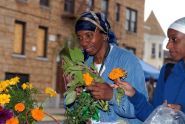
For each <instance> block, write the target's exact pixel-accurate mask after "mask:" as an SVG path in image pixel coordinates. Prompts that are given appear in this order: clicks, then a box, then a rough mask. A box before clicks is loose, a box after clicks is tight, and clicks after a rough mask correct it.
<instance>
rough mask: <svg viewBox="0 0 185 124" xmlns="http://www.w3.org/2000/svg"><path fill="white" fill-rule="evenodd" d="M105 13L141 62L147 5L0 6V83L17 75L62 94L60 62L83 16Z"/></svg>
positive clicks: (106, 0)
mask: <svg viewBox="0 0 185 124" xmlns="http://www.w3.org/2000/svg"><path fill="white" fill-rule="evenodd" d="M88 10H94V11H101V12H103V13H105V15H106V16H107V17H108V20H109V21H110V24H111V26H112V30H113V31H114V32H115V33H116V37H117V39H118V42H119V45H120V46H123V47H126V48H127V49H129V50H131V51H132V52H134V53H135V54H136V55H137V56H139V57H140V58H142V56H143V44H144V42H143V39H144V29H143V25H144V0H139V1H138V0H124V1H123V0H6V1H5V0H1V1H0V80H4V79H8V78H10V77H13V76H15V75H18V76H20V77H21V82H27V81H29V82H32V83H33V84H34V85H35V86H36V87H39V88H44V87H46V86H51V87H53V88H56V89H57V90H58V92H63V91H64V84H63V79H62V76H61V73H62V72H61V70H60V68H61V65H60V61H57V60H59V59H58V56H59V53H60V51H61V49H62V48H63V47H64V43H65V41H67V43H68V44H75V43H74V42H72V38H73V35H72V34H74V32H73V28H74V24H75V20H76V18H77V17H78V15H79V14H80V13H82V12H83V11H88Z"/></svg>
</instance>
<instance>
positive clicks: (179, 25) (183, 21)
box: [168, 17, 185, 34]
mask: <svg viewBox="0 0 185 124" xmlns="http://www.w3.org/2000/svg"><path fill="white" fill-rule="evenodd" d="M169 28H171V29H174V30H176V31H179V32H181V33H183V34H185V17H183V18H180V19H178V20H176V21H175V22H173V23H172V24H171V25H170V26H169ZM169 28H168V29H169Z"/></svg>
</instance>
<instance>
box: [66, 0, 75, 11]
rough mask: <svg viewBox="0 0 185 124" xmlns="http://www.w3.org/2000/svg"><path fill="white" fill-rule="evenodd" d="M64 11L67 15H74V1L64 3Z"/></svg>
mask: <svg viewBox="0 0 185 124" xmlns="http://www.w3.org/2000/svg"><path fill="white" fill-rule="evenodd" d="M64 11H65V12H68V13H72V14H73V13H74V0H65V1H64Z"/></svg>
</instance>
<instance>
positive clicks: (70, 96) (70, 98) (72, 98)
mask: <svg viewBox="0 0 185 124" xmlns="http://www.w3.org/2000/svg"><path fill="white" fill-rule="evenodd" d="M75 99H76V92H75V91H71V92H69V93H68V94H67V95H66V99H65V103H66V105H69V104H71V103H73V102H74V101H75Z"/></svg>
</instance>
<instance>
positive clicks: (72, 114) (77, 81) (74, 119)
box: [62, 48, 109, 124]
mask: <svg viewBox="0 0 185 124" xmlns="http://www.w3.org/2000/svg"><path fill="white" fill-rule="evenodd" d="M62 58H63V61H64V64H63V70H64V75H65V77H67V78H68V84H67V86H68V89H67V91H66V92H65V93H64V96H65V98H66V99H65V104H66V105H67V110H66V117H67V123H68V124H83V123H85V122H86V121H88V120H89V119H91V118H92V119H95V120H99V115H98V108H99V109H102V110H104V111H108V109H109V106H108V102H107V101H103V100H99V101H96V100H94V99H93V97H92V96H91V94H90V93H89V92H87V91H83V92H82V93H81V94H80V95H79V96H77V95H76V92H75V89H76V88H77V87H83V88H84V87H85V82H84V80H83V74H84V73H89V74H90V75H91V77H92V78H93V79H94V81H95V82H103V79H102V78H101V77H100V76H99V75H98V74H97V73H95V67H94V65H92V66H91V67H88V66H87V65H86V64H85V63H84V55H83V53H82V51H81V50H80V49H78V48H74V49H70V48H68V49H66V48H65V54H62ZM71 105H72V107H71ZM69 106H70V107H69Z"/></svg>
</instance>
